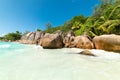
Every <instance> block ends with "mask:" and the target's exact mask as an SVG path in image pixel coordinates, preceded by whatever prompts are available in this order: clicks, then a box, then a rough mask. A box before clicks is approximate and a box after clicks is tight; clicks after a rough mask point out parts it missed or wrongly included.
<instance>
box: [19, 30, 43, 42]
mask: <svg viewBox="0 0 120 80" xmlns="http://www.w3.org/2000/svg"><path fill="white" fill-rule="evenodd" d="M43 36H44V33H42V32H38V31H37V32H29V33H27V34H25V35H23V36H22V38H21V40H20V41H19V42H20V43H23V44H39V41H40V39H41V38H42V37H43Z"/></svg>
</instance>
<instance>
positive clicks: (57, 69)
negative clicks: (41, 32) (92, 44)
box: [0, 43, 120, 80]
mask: <svg viewBox="0 0 120 80" xmlns="http://www.w3.org/2000/svg"><path fill="white" fill-rule="evenodd" d="M80 51H82V49H75V48H71V49H68V48H63V49H53V50H50V49H42V47H40V46H36V45H23V44H18V43H0V80H120V79H119V74H120V68H119V67H120V55H119V54H117V53H113V52H106V51H103V50H90V51H91V52H92V53H94V54H95V55H96V56H97V57H90V56H84V55H80V54H76V53H78V52H80Z"/></svg>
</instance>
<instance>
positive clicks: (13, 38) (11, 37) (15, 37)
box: [3, 31, 22, 41]
mask: <svg viewBox="0 0 120 80" xmlns="http://www.w3.org/2000/svg"><path fill="white" fill-rule="evenodd" d="M21 36H22V34H21V33H20V32H19V31H16V33H8V34H7V35H5V36H4V37H3V40H6V41H8V40H10V41H16V40H20V39H21Z"/></svg>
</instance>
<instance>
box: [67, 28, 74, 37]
mask: <svg viewBox="0 0 120 80" xmlns="http://www.w3.org/2000/svg"><path fill="white" fill-rule="evenodd" d="M71 36H75V34H74V32H73V31H72V30H70V31H68V33H67V34H66V37H71Z"/></svg>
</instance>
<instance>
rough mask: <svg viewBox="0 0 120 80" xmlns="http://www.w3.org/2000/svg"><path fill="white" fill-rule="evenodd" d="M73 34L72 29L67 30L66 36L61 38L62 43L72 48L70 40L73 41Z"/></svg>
mask: <svg viewBox="0 0 120 80" xmlns="http://www.w3.org/2000/svg"><path fill="white" fill-rule="evenodd" d="M74 37H75V34H74V32H73V31H72V30H70V31H68V33H67V34H66V36H65V37H64V39H63V43H64V44H65V47H68V48H72V47H74V46H73V45H72V42H73V41H74Z"/></svg>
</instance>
